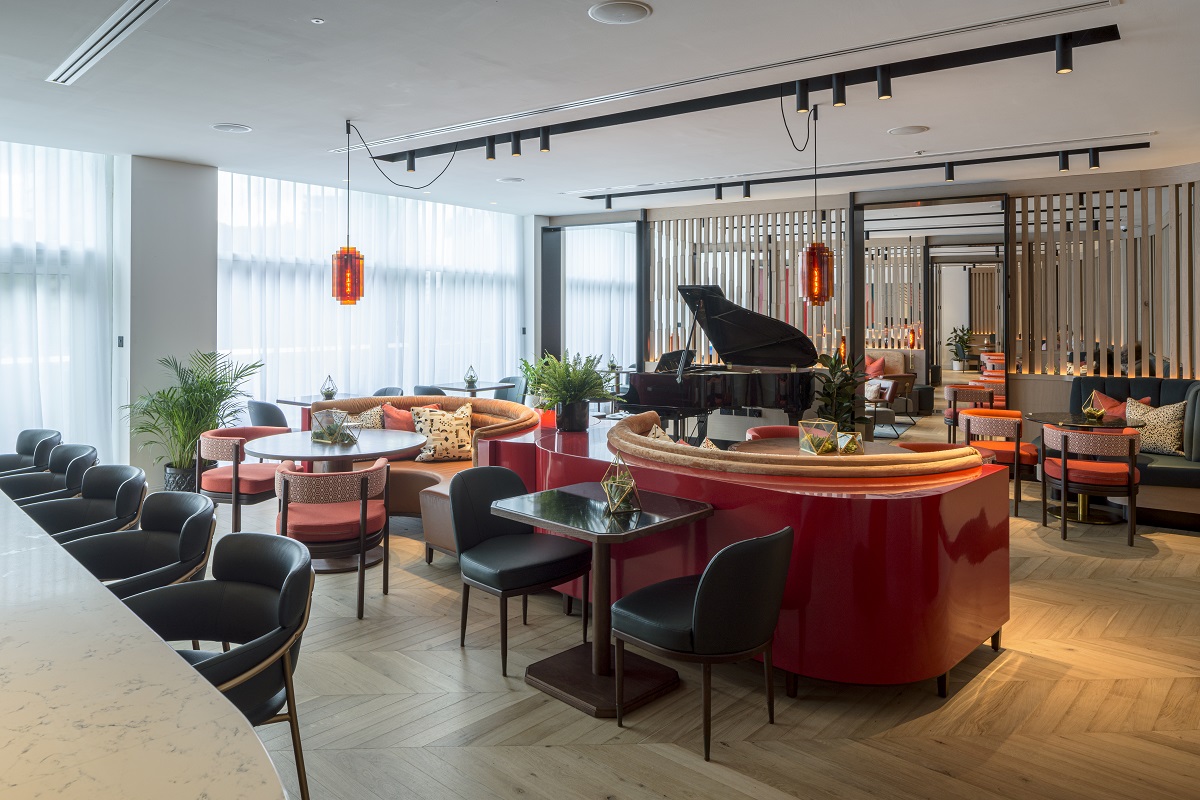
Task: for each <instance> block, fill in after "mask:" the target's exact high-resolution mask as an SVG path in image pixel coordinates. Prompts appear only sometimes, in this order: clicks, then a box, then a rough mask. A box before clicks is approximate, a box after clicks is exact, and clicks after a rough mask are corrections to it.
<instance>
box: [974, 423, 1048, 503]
mask: <svg viewBox="0 0 1200 800" xmlns="http://www.w3.org/2000/svg"><path fill="white" fill-rule="evenodd" d="M958 427H960V428H962V431H963V435H965V436H966V439H967V441H966V444H973V443H974V440H973V438H972V437H976V436H986V437H988V440H987V441H985V442H984V443H983V446H984V447H986V448H988V449H989V450H991V451H992V452H993V453H995V454H996V461H997V463H1000V464H1004V465H1006V466H1007V467H1008V471H1009V474H1010V475H1011V476H1012V481H1013V516H1014V517H1015V516H1019V515H1020V513H1021V468H1022V467H1031V468H1033V469H1037V463H1038V451H1037V447H1035V446H1034V445H1033V443H1032V442H1022V441H1021V412H1020V411H1009V410H1008V409H1002V408H964V409H963V410H962V411H960V412H958Z"/></svg>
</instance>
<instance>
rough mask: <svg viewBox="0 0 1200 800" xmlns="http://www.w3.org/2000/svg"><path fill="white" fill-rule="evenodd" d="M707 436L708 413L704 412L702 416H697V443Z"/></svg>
mask: <svg viewBox="0 0 1200 800" xmlns="http://www.w3.org/2000/svg"><path fill="white" fill-rule="evenodd" d="M707 437H708V414H707V413H704V414H701V415H700V416H698V417H696V444H697V445H699V444H700V443H701V442H703V441H704V440H705V438H707Z"/></svg>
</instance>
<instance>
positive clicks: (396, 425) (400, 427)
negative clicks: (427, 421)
mask: <svg viewBox="0 0 1200 800" xmlns="http://www.w3.org/2000/svg"><path fill="white" fill-rule="evenodd" d="M382 408H383V427H384V429H386V430H389V431H408V432H409V433H416V432H417V427H416V425H414V424H413V415H412V412H411V411H409V410H408V409H407V408H396V407H395V406H393V405H392V404H391V403H387V404H386V405H384V406H382ZM418 408H435V409H440V408H441V406H439V405H438V404H437V403H433V404H431V405H427V406H418Z"/></svg>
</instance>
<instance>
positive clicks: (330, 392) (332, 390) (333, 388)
mask: <svg viewBox="0 0 1200 800" xmlns="http://www.w3.org/2000/svg"><path fill="white" fill-rule="evenodd" d="M335 395H337V384H336V383H334V382H333V376H332V375H326V376H325V382H324V383H322V384H321V397H324V398H325V399H326V400H332V399H333V398H334V396H335Z"/></svg>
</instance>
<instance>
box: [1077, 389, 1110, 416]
mask: <svg viewBox="0 0 1200 800" xmlns="http://www.w3.org/2000/svg"><path fill="white" fill-rule="evenodd" d="M1082 411H1083V415H1084V416H1085V417H1087V418H1088V419H1090V420H1094V421H1099V420H1101V419H1103V418H1104V414H1105V411H1104V409H1103V408H1102V407H1101V406H1100V404H1099V403H1098V402H1096V392H1095V391H1092V393H1091V394H1089V395H1088V396H1087V400H1084V401H1083V409H1082Z"/></svg>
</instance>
